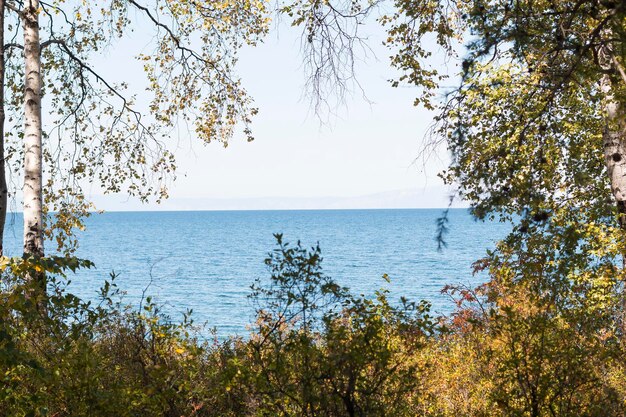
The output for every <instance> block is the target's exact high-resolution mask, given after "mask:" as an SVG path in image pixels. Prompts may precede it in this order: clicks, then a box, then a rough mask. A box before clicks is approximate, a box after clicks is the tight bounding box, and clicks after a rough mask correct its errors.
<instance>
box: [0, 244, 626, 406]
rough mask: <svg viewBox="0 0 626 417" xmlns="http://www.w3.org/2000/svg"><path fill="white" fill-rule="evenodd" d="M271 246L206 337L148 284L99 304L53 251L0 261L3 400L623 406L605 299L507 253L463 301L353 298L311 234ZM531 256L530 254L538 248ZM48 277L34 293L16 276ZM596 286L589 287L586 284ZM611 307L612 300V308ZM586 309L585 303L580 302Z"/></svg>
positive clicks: (459, 293) (71, 264)
mask: <svg viewBox="0 0 626 417" xmlns="http://www.w3.org/2000/svg"><path fill="white" fill-rule="evenodd" d="M277 238H278V246H277V248H276V249H275V250H274V251H272V252H271V253H270V255H269V257H268V258H267V259H266V264H267V266H268V270H269V272H270V275H271V277H270V278H269V279H267V280H259V281H258V282H256V283H255V284H254V285H253V286H252V293H251V298H252V300H253V302H254V304H255V306H256V307H257V320H256V323H255V324H254V325H253V326H251V333H250V335H249V337H247V338H232V339H229V340H227V341H225V342H217V341H214V342H206V341H201V340H202V339H201V338H199V337H198V335H199V333H198V329H197V328H196V327H195V326H194V324H193V322H192V321H191V320H190V318H189V316H187V315H186V316H184V319H183V320H182V321H181V322H178V323H176V322H173V321H172V320H171V319H170V318H169V317H167V316H165V315H163V314H162V313H161V311H160V310H159V308H158V306H157V305H156V304H154V303H153V302H152V301H151V300H150V299H149V298H146V299H145V300H144V302H143V303H142V305H141V307H140V308H139V309H133V308H130V307H125V306H123V305H122V304H120V302H119V301H116V300H118V299H119V290H118V289H117V287H116V285H115V279H114V278H115V277H112V279H110V280H109V281H107V282H105V284H104V286H103V288H102V290H101V294H100V300H99V303H97V304H93V303H90V302H86V301H84V300H80V299H78V298H77V297H75V296H73V295H72V294H70V293H69V292H68V291H66V290H65V288H64V282H66V281H65V279H64V278H63V270H68V269H75V268H78V267H89V266H90V264H89V262H77V261H75V260H70V259H69V258H68V259H63V258H57V259H56V260H55V262H51V261H48V262H47V263H46V264H45V265H41V264H39V263H37V262H34V261H33V260H32V259H31V260H28V259H26V260H14V261H12V262H9V263H7V264H5V265H3V268H4V275H3V278H4V279H3V281H2V282H3V288H2V292H1V296H2V300H1V302H0V353H1V354H0V369H2V374H1V375H0V378H1V379H2V381H1V382H0V414H1V415H11V416H94V415H95V416H105V415H106V416H245V415H249V416H263V415H265V416H274V415H279V416H290V415H292V416H344V415H345V416H383V415H386V416H415V415H424V416H543V415H545V416H552V415H559V416H567V415H572V416H573V415H576V416H595V415H598V416H600V415H602V416H607V415H624V413H625V412H626V403H625V400H626V390H625V389H624V386H623V383H622V382H623V380H624V377H626V375H625V374H624V369H625V366H626V360H625V356H624V354H623V353H624V352H623V345H622V344H621V343H620V337H621V335H620V334H619V333H618V329H616V328H615V327H616V326H615V320H614V314H615V311H617V310H615V311H614V309H613V308H614V306H613V302H612V301H611V300H610V299H609V298H607V297H605V295H606V294H607V293H608V292H606V291H604V290H603V289H601V288H596V289H593V292H594V294H597V296H596V297H584V298H581V297H577V296H576V291H577V290H576V289H575V288H571V292H570V293H564V292H563V291H562V288H563V287H560V289H559V288H557V286H552V287H551V286H544V287H542V288H541V289H538V288H537V287H536V286H537V285H541V283H540V282H539V281H533V280H532V279H525V280H516V279H512V278H513V277H512V276H511V275H510V271H511V270H510V269H507V267H506V261H505V260H502V261H501V265H500V266H499V267H498V268H493V267H492V269H491V270H490V274H491V280H490V281H489V282H488V283H487V284H485V285H484V286H482V287H480V288H478V289H469V288H448V289H447V291H448V292H449V293H450V294H451V295H452V296H453V297H454V298H455V299H456V300H457V304H458V308H457V309H456V310H455V312H454V313H453V314H452V315H451V316H450V317H439V318H435V317H433V316H431V315H430V314H429V306H428V304H427V303H425V302H422V303H419V304H416V303H410V302H408V301H406V300H402V301H401V302H399V303H398V302H393V303H392V302H390V301H389V300H388V299H387V292H386V291H385V290H380V291H378V292H377V293H376V295H375V297H374V298H363V297H362V296H361V297H355V296H353V295H351V294H350V293H349V291H348V290H347V289H346V288H343V287H341V286H339V285H337V284H336V283H335V282H334V281H333V280H332V279H331V278H329V277H327V276H326V275H324V274H323V272H322V269H321V262H322V258H321V252H320V249H319V247H316V248H311V249H306V248H304V247H302V245H300V243H298V244H297V245H289V244H288V243H285V242H284V241H283V240H282V236H280V235H277ZM534 267H536V268H541V267H542V264H541V262H540V261H538V262H537V263H536V264H535V265H534ZM29 268H32V269H36V270H37V272H39V271H40V269H41V268H43V269H45V270H46V271H48V273H49V274H50V276H51V277H52V275H56V276H57V277H59V278H58V279H57V280H55V279H52V278H50V291H48V293H47V295H46V296H45V297H46V299H45V300H42V299H37V298H35V297H34V296H33V294H39V295H41V292H33V291H32V290H30V289H29V285H32V284H31V282H32V281H30V280H28V279H26V280H24V279H23V278H22V276H24V275H28V273H32V271H30V272H29V271H28V269H29ZM590 291H591V290H590ZM615 308H616V307H615ZM590 313H593V314H590Z"/></svg>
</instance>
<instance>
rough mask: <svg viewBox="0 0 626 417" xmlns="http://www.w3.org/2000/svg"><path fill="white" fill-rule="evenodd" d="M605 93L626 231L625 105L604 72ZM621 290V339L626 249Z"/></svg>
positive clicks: (614, 181)
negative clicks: (618, 97)
mask: <svg viewBox="0 0 626 417" xmlns="http://www.w3.org/2000/svg"><path fill="white" fill-rule="evenodd" d="M600 87H601V89H602V92H603V93H604V98H605V105H604V107H605V108H604V112H605V126H604V131H603V132H602V142H603V146H604V161H605V163H606V168H607V172H608V175H609V180H610V185H611V193H612V194H613V198H614V200H615V204H616V205H617V213H618V222H619V226H620V228H621V229H622V234H626V115H625V113H624V110H625V109H624V107H623V105H622V104H621V103H620V102H619V101H618V100H617V99H616V97H615V95H614V88H613V86H612V80H611V77H610V76H609V75H604V76H603V77H602V80H601V81H600ZM621 275H622V283H623V288H622V293H621V308H622V311H621V317H620V321H621V323H620V327H621V330H622V339H624V338H626V252H624V253H622V270H621Z"/></svg>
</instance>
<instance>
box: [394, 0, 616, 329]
mask: <svg viewBox="0 0 626 417" xmlns="http://www.w3.org/2000/svg"><path fill="white" fill-rule="evenodd" d="M396 6H397V13H395V14H393V15H391V16H388V17H387V18H385V19H386V20H385V22H384V23H385V24H387V25H388V28H389V34H390V37H389V44H390V46H392V47H394V48H395V52H396V53H395V55H394V58H393V61H392V62H393V64H394V65H395V66H396V67H397V68H399V69H400V70H402V71H403V75H402V77H401V79H400V80H398V82H399V83H402V82H408V83H410V84H414V85H420V86H424V85H425V86H426V87H430V86H434V87H437V86H441V80H439V79H437V74H436V73H435V72H433V71H431V69H430V68H429V67H428V64H429V62H428V59H427V58H428V53H429V51H427V50H426V49H425V47H424V42H423V40H424V39H425V37H428V36H432V35H434V36H435V39H438V40H443V42H441V44H442V45H446V44H447V45H450V46H451V48H449V49H447V51H448V52H449V53H450V54H451V55H452V56H454V55H455V53H458V55H459V56H461V57H462V58H460V59H459V60H458V61H457V62H458V68H459V80H460V85H459V86H458V87H454V86H453V85H450V86H449V88H448V91H447V92H446V93H447V95H446V99H445V100H443V102H437V101H436V100H432V96H430V97H428V96H426V97H425V96H423V95H422V96H420V97H421V98H420V99H422V98H424V97H425V98H426V100H427V104H431V105H433V106H435V107H438V109H439V111H440V114H439V117H438V118H437V123H436V126H435V128H434V129H433V136H432V137H431V142H430V144H431V145H432V146H434V147H437V146H439V145H444V146H446V147H447V148H448V150H449V151H450V153H451V156H452V162H451V165H450V168H449V169H448V170H447V171H446V172H444V173H442V177H443V178H444V179H445V180H446V181H447V182H448V183H450V184H456V186H457V187H458V194H459V196H461V197H462V198H463V199H465V200H466V201H468V202H469V203H470V204H471V206H472V211H473V213H474V214H475V215H476V216H477V217H478V218H481V219H484V218H496V219H501V220H506V221H511V222H513V224H514V229H513V232H512V233H511V235H510V236H508V237H507V238H506V239H505V240H504V241H503V242H501V243H500V246H499V248H498V250H497V251H495V252H493V253H491V255H490V256H489V257H488V258H487V261H486V263H484V264H482V267H487V268H489V270H490V271H491V272H492V273H493V274H494V275H493V276H499V277H501V278H500V279H503V278H502V277H507V278H506V279H507V280H508V282H509V283H510V282H517V283H520V285H526V286H528V288H529V293H532V294H534V296H535V297H537V299H543V300H544V301H542V302H544V303H546V304H545V305H548V304H547V303H551V305H556V306H558V311H559V314H566V313H564V312H567V311H570V310H571V309H574V308H581V309H582V310H581V311H585V312H586V313H587V316H586V318H587V319H588V318H590V317H599V316H600V315H603V314H615V315H616V316H615V317H617V320H615V321H614V324H615V328H612V329H604V330H603V331H606V332H608V333H607V334H615V333H617V334H621V335H624V334H626V320H625V319H624V314H626V293H625V292H624V289H623V288H624V282H625V281H626V275H625V274H626V272H625V271H626V270H625V268H624V265H625V264H624V259H625V258H626V222H625V220H624V219H625V213H626V209H625V200H626V194H625V193H624V191H625V190H626V176H625V173H626V171H625V170H624V168H625V167H626V165H625V164H626V160H625V159H624V152H625V150H626V147H625V145H626V136H625V130H624V129H625V126H626V124H625V122H626V120H625V119H624V117H625V115H626V113H624V110H623V109H624V101H625V99H626V96H625V91H626V90H625V87H626V72H625V70H624V62H625V60H626V47H625V46H626V44H625V41H626V27H625V26H624V22H625V21H626V20H625V17H626V3H624V2H622V1H605V0H592V1H579V0H571V1H569V0H565V1H550V0H527V1H518V0H515V1H495V0H494V1H491V0H475V1H470V2H457V1H445V0H441V1H437V2H420V1H413V0H407V1H398V2H396ZM455 45H460V46H459V47H456V46H455ZM449 84H452V82H450V83H449ZM430 91H432V90H430ZM425 92H426V93H428V89H426V90H425ZM507 285H509V284H507ZM530 289H532V290H530ZM620 299H621V301H620ZM620 303H621V306H619V304H620ZM614 309H616V310H617V311H613V310H614ZM568 314H569V313H568ZM572 314H573V313H572ZM572 317H577V319H580V318H581V317H583V315H580V314H573V315H572ZM579 324H580V323H578V324H576V325H579ZM598 331H599V330H598Z"/></svg>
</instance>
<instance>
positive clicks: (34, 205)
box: [0, 0, 268, 257]
mask: <svg viewBox="0 0 626 417" xmlns="http://www.w3.org/2000/svg"><path fill="white" fill-rule="evenodd" d="M0 14H1V16H2V17H1V19H2V20H3V21H4V25H0V27H3V28H4V30H3V31H1V32H2V36H3V38H4V41H2V42H0V45H2V48H3V54H1V55H2V57H3V60H2V61H1V62H0V79H1V80H4V82H0V88H2V89H3V90H4V91H6V94H0V97H2V99H3V101H2V102H1V103H0V104H1V105H0V118H2V120H0V122H2V123H0V125H2V129H5V130H4V131H5V132H6V134H3V135H2V137H3V138H4V141H3V143H2V146H0V160H3V161H5V163H4V164H2V168H1V169H0V232H1V231H2V229H3V227H4V221H5V215H6V207H7V202H6V201H7V198H6V196H7V187H6V184H7V177H8V178H9V179H10V181H9V183H10V184H11V187H12V190H11V193H12V194H13V195H15V193H16V191H17V188H19V187H20V186H21V187H22V190H23V203H24V205H23V208H24V254H26V255H32V256H35V257H42V256H44V254H45V252H44V241H45V240H46V238H52V239H54V240H55V241H56V243H57V249H59V250H63V251H65V252H69V253H71V252H72V251H73V250H74V249H75V247H76V241H75V240H72V239H70V237H71V235H72V229H73V228H76V227H82V222H83V219H84V217H85V216H87V215H88V214H89V210H90V209H91V208H92V205H91V203H90V202H89V201H87V199H86V198H85V194H84V192H83V187H84V186H85V185H88V184H94V185H96V186H98V187H101V188H102V189H103V190H104V191H105V192H114V193H117V192H122V191H126V192H128V193H129V194H130V195H132V196H136V197H138V198H140V199H141V200H144V201H145V200H147V199H149V198H151V197H154V198H155V199H156V200H160V199H162V198H165V197H166V196H167V188H168V185H169V183H170V182H171V181H172V180H173V179H174V178H175V170H176V163H175V158H174V153H173V151H172V149H173V148H174V147H175V146H176V136H177V134H176V133H175V132H176V129H177V128H178V127H186V126H190V127H191V129H190V132H189V133H191V135H192V136H196V137H198V139H199V140H201V141H203V142H205V143H208V142H212V141H216V142H221V143H223V144H224V145H226V144H227V143H228V140H229V139H230V138H232V137H233V135H235V134H238V133H237V132H240V133H241V135H243V136H244V137H246V138H247V139H248V140H252V133H251V130H250V128H249V124H250V122H251V120H252V117H253V116H254V114H256V111H257V110H256V109H255V108H254V107H253V105H252V100H251V99H250V97H249V96H248V95H247V93H246V91H245V90H244V88H243V87H242V85H241V81H240V80H239V79H238V78H237V76H236V73H235V71H234V66H235V63H236V61H237V51H238V50H239V49H240V48H241V47H242V46H243V45H246V44H255V43H256V42H257V41H258V40H259V39H260V38H261V37H262V36H263V35H264V34H265V32H266V30H267V24H268V16H267V9H266V6H265V4H264V2H262V1H256V0H246V1H230V0H223V1H216V2H210V3H205V2H195V1H191V2H188V1H176V0H150V1H145V2H141V1H137V0H103V1H83V0H53V1H39V0H24V1H19V0H15V1H7V0H3V1H2V2H1V3H0ZM133 33H139V34H140V35H143V36H145V35H147V34H149V36H150V37H151V40H152V42H151V48H148V49H147V50H144V52H143V53H138V54H137V56H136V59H137V60H138V61H139V62H140V63H141V64H142V66H143V70H144V74H145V79H146V90H147V91H146V93H145V94H147V95H148V97H149V99H148V100H147V104H143V103H144V102H145V101H146V100H144V99H143V97H141V98H139V99H138V98H137V97H136V96H135V95H134V92H133V91H132V89H130V88H129V86H128V85H127V84H126V83H125V82H119V81H118V82H115V78H114V77H113V76H112V74H111V71H110V69H111V66H108V65H107V66H105V67H103V66H100V67H97V66H95V64H94V60H95V58H96V57H97V56H98V54H102V53H106V52H107V51H111V50H114V48H116V47H118V46H119V45H123V43H121V41H123V40H124V39H125V38H129V36H132V34H133ZM0 92H2V91H0ZM5 97H6V100H4V98H5ZM5 115H6V120H4V117H5ZM42 115H43V117H42ZM237 126H241V127H240V128H238V127H237ZM237 129H239V130H237ZM185 132H186V133H187V132H188V131H187V130H185ZM5 169H6V170H7V171H6V176H5V175H4V174H5V171H4V170H5ZM19 177H22V178H23V180H19V179H18V178H19ZM53 212H54V213H55V214H54V216H52V215H51V213H53ZM0 247H1V245H0Z"/></svg>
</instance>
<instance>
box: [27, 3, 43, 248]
mask: <svg viewBox="0 0 626 417" xmlns="http://www.w3.org/2000/svg"><path fill="white" fill-rule="evenodd" d="M24 6H25V7H24V11H23V17H22V20H23V27H24V64H25V76H26V80H25V85H24V88H25V90H24V93H25V97H24V102H25V105H24V254H27V255H33V256H35V257H41V256H43V254H44V250H43V210H42V125H41V54H40V42H39V0H27V1H26V2H25V5H24Z"/></svg>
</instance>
